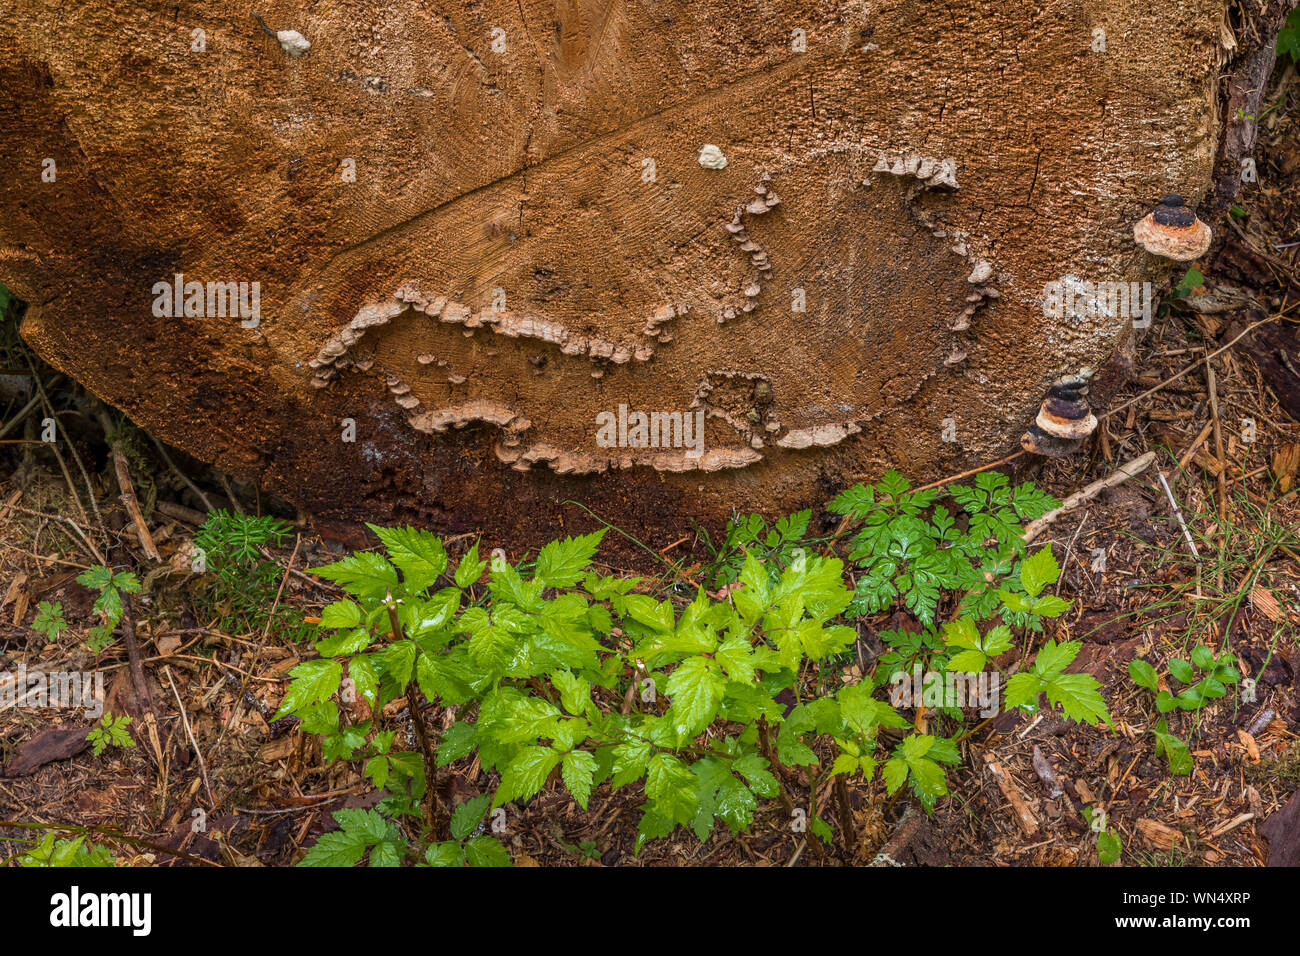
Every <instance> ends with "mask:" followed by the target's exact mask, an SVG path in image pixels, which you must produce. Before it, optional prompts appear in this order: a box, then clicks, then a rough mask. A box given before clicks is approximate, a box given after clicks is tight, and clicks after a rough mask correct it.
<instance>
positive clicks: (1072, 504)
mask: <svg viewBox="0 0 1300 956" xmlns="http://www.w3.org/2000/svg"><path fill="white" fill-rule="evenodd" d="M1155 460H1156V453H1155V452H1153V451H1149V452H1147V453H1146V454H1145V455H1140V456H1139V457H1137V458H1134V459H1133V460H1131V461H1128V462H1125V463H1124V464H1122V465H1120V466H1119V468H1117V469H1116V470H1115V471H1114V472H1113V473H1112V474H1110V475H1107V476H1106V477H1105V478H1100V479H1098V480H1097V481H1094V482H1093V483H1092V484H1090V485H1089V486H1088V487H1087V488H1084V489H1083V490H1082V491H1078V492H1075V493H1074V494H1072V495H1070V497H1068V498H1066V499H1065V501H1063V502H1062V503H1061V507H1059V508H1056V509H1054V510H1052V511H1049V512H1047V514H1045V515H1043V516H1042V517H1041V518H1039V519H1038V520H1036V521H1031V522H1029V524H1028V525H1027V526H1026V528H1025V544H1028V543H1029V542H1031V541H1033V540H1034V538H1036V537H1038V535H1040V534H1041V533H1042V532H1043V529H1044V528H1046V527H1047V526H1048V525H1049V524H1051V523H1052V522H1053V521H1055V520H1056V519H1057V518H1059V517H1060V516H1061V515H1063V514H1066V513H1067V512H1070V511H1073V510H1074V509H1075V508H1078V507H1079V506H1080V505H1082V504H1083V503H1084V502H1086V501H1089V500H1091V499H1093V498H1095V497H1097V495H1099V494H1101V493H1102V492H1103V491H1105V490H1106V489H1107V488H1114V487H1115V486H1116V485H1120V484H1123V483H1124V482H1126V481H1128V480H1129V479H1130V478H1132V477H1134V476H1136V475H1140V474H1141V473H1142V472H1144V471H1146V470H1147V469H1148V468H1150V467H1151V463H1152V462H1154V461H1155Z"/></svg>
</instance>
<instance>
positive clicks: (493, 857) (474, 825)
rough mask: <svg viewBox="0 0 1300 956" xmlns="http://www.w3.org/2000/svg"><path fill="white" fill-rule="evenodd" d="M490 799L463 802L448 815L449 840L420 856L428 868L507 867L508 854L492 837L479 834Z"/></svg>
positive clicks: (481, 798) (477, 798)
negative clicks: (449, 818) (449, 826)
mask: <svg viewBox="0 0 1300 956" xmlns="http://www.w3.org/2000/svg"><path fill="white" fill-rule="evenodd" d="M491 802H492V798H491V797H490V796H488V795H487V794H483V795H481V796H477V797H474V798H473V799H471V800H466V801H465V802H464V803H462V804H461V805H460V806H458V807H457V808H456V809H455V810H454V811H452V814H451V839H450V840H444V841H442V842H441V843H435V844H434V845H433V846H431V847H429V848H428V849H427V850H426V851H425V853H424V862H425V863H427V864H428V865H429V866H510V865H511V864H510V853H509V852H508V851H507V850H506V848H505V847H504V846H502V845H501V843H500V841H498V840H497V839H496V837H490V836H487V835H486V834H484V833H482V832H481V831H482V829H483V828H482V822H483V815H484V814H485V813H487V811H488V805H489V804H490V803H491Z"/></svg>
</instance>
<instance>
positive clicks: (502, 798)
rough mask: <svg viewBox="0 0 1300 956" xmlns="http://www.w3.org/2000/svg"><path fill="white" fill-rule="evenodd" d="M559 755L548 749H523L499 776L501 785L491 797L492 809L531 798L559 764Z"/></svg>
mask: <svg viewBox="0 0 1300 956" xmlns="http://www.w3.org/2000/svg"><path fill="white" fill-rule="evenodd" d="M560 759H561V755H560V754H558V753H556V752H555V751H554V750H552V749H551V748H550V747H535V746H534V747H524V748H523V749H522V750H520V751H519V753H517V754H515V756H514V758H513V759H512V760H511V761H510V763H509V764H508V765H507V766H506V769H505V771H504V772H503V773H502V774H501V785H500V786H499V787H497V792H496V794H495V795H494V796H493V797H492V807H493V809H496V808H497V807H499V806H501V804H503V803H509V802H510V801H512V800H520V799H523V798H525V797H531V796H533V794H535V793H537V792H538V791H539V790H541V789H542V785H543V784H545V783H546V778H547V777H548V776H550V773H551V771H552V770H554V769H555V767H556V765H557V764H559V762H560Z"/></svg>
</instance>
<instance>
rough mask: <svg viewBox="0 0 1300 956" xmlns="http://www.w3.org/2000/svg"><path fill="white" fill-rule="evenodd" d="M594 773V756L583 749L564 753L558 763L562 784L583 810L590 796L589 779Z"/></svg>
mask: <svg viewBox="0 0 1300 956" xmlns="http://www.w3.org/2000/svg"><path fill="white" fill-rule="evenodd" d="M595 773H596V758H595V757H594V756H592V755H591V754H589V753H587V752H586V751H585V750H574V751H571V752H570V753H567V754H565V755H564V759H563V760H562V762H561V764H560V774H561V776H563V777H564V785H565V786H566V787H568V788H569V793H571V794H573V799H574V800H576V801H577V803H578V806H580V807H581V808H582V809H583V810H586V809H587V800H588V799H590V797H591V780H592V777H593V776H594V775H595Z"/></svg>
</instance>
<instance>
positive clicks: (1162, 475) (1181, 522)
mask: <svg viewBox="0 0 1300 956" xmlns="http://www.w3.org/2000/svg"><path fill="white" fill-rule="evenodd" d="M1156 474H1157V475H1158V476H1159V478H1160V485H1161V487H1163V488H1164V489H1165V497H1166V498H1168V499H1169V504H1170V506H1171V507H1172V508H1173V509H1174V517H1175V518H1177V519H1178V526H1179V527H1180V528H1182V529H1183V538H1184V539H1185V540H1186V541H1187V546H1188V547H1189V548H1191V549H1192V557H1193V558H1195V559H1196V560H1197V561H1198V562H1199V561H1200V560H1201V553H1200V552H1199V551H1197V550H1196V542H1195V541H1193V540H1192V533H1191V532H1190V531H1188V530H1187V522H1186V521H1185V520H1184V519H1183V509H1182V508H1180V507H1178V502H1177V501H1176V500H1175V499H1174V493H1173V491H1172V490H1171V489H1170V487H1169V482H1168V481H1166V480H1165V473H1164V472H1163V471H1161V472H1157V473H1156Z"/></svg>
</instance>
